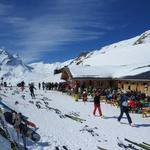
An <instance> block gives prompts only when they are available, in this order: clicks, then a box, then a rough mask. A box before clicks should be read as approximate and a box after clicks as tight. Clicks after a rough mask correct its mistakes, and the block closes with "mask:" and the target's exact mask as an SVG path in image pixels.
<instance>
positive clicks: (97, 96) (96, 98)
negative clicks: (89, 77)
mask: <svg viewBox="0 0 150 150" xmlns="http://www.w3.org/2000/svg"><path fill="white" fill-rule="evenodd" d="M97 109H98V111H99V115H100V117H103V114H102V111H101V106H100V92H99V91H96V93H95V96H94V110H93V115H94V116H95V113H96V110H97Z"/></svg>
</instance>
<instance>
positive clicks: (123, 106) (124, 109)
mask: <svg viewBox="0 0 150 150" xmlns="http://www.w3.org/2000/svg"><path fill="white" fill-rule="evenodd" d="M124 113H125V114H126V116H127V119H128V122H129V124H130V125H131V126H133V125H134V124H133V123H132V120H131V117H130V115H129V108H128V97H127V94H122V95H121V98H120V116H119V117H118V121H119V122H120V120H121V118H122V116H123V114H124Z"/></svg>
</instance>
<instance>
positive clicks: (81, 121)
mask: <svg viewBox="0 0 150 150" xmlns="http://www.w3.org/2000/svg"><path fill="white" fill-rule="evenodd" d="M64 116H65V117H67V118H70V119H72V120H74V121H77V122H80V123H83V122H84V121H86V120H85V119H82V118H79V117H76V116H72V115H67V114H65V115H64Z"/></svg>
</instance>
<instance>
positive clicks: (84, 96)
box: [82, 90, 87, 104]
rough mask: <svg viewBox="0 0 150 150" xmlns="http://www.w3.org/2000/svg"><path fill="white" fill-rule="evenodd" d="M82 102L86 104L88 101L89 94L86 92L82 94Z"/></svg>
mask: <svg viewBox="0 0 150 150" xmlns="http://www.w3.org/2000/svg"><path fill="white" fill-rule="evenodd" d="M82 100H83V102H84V104H85V102H86V101H87V92H86V91H85V90H84V91H83V94H82Z"/></svg>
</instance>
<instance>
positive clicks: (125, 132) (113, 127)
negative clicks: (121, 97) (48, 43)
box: [0, 88, 150, 150]
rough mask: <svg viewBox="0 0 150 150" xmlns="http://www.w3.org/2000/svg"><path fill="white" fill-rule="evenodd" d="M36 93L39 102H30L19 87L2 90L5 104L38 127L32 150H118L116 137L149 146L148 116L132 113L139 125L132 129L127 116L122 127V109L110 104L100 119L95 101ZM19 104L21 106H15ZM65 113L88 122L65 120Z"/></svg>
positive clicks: (104, 109) (149, 125) (49, 92)
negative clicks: (94, 104)
mask: <svg viewBox="0 0 150 150" xmlns="http://www.w3.org/2000/svg"><path fill="white" fill-rule="evenodd" d="M3 94H5V96H4V95H3ZM35 94H36V99H31V96H30V93H29V91H28V89H27V88H26V89H25V91H23V92H22V91H21V90H20V89H18V88H14V89H13V90H10V89H9V88H7V89H2V90H1V91H0V97H1V98H2V101H3V102H5V103H6V104H8V106H10V107H11V108H13V109H15V110H16V111H18V112H22V113H23V114H24V115H25V116H28V117H29V120H31V121H32V122H34V123H35V124H36V125H37V126H38V128H39V129H38V130H37V133H39V134H40V136H41V140H40V141H39V142H38V143H33V142H31V141H28V148H29V150H55V149H56V150H57V149H60V150H65V149H66V148H68V150H81V149H82V150H97V146H100V147H103V148H106V149H108V150H119V149H122V148H120V147H118V146H117V137H119V138H120V139H121V140H124V138H129V139H132V140H133V141H137V142H147V143H150V138H149V131H150V118H149V117H147V118H142V117H141V115H140V114H131V118H132V120H133V122H134V123H135V124H136V125H137V127H131V126H129V125H128V122H127V119H126V117H125V116H124V118H123V119H122V120H121V122H122V124H120V123H118V122H117V117H118V116H119V113H120V110H119V108H116V107H114V106H110V105H109V104H104V103H102V104H101V108H102V112H103V114H104V116H105V117H104V118H100V117H98V116H96V117H94V116H93V115H92V111H93V103H92V102H87V103H86V104H84V103H82V102H80V101H81V100H80V101H79V102H75V101H74V99H73V98H72V97H70V96H68V95H66V94H62V93H61V92H58V91H42V90H36V91H35ZM6 96H7V97H6ZM16 101H18V102H19V103H18V104H16V105H15V102H16ZM36 104H39V106H40V107H41V108H38V107H37V106H36ZM46 106H48V107H46ZM48 108H51V109H48ZM65 114H69V115H72V116H76V117H79V118H82V119H85V120H86V121H83V123H80V122H77V121H75V120H73V119H70V118H68V117H64V115H65Z"/></svg>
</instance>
